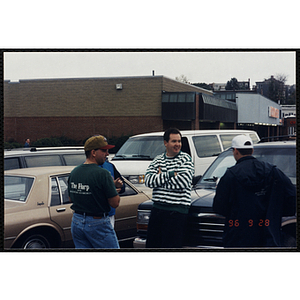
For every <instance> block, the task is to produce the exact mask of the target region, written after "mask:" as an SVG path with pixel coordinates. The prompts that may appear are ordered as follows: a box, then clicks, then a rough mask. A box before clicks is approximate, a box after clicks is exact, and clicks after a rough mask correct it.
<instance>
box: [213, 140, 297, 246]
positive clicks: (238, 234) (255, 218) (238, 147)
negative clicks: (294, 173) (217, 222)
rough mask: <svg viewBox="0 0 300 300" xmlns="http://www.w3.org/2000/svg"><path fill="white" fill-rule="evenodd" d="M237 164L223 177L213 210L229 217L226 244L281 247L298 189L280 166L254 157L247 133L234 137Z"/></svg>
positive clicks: (294, 210)
mask: <svg viewBox="0 0 300 300" xmlns="http://www.w3.org/2000/svg"><path fill="white" fill-rule="evenodd" d="M232 149H233V156H234V158H235V160H236V161H237V162H236V164H235V165H234V166H233V167H231V168H228V170H227V171H226V173H225V175H224V176H223V177H222V178H221V179H220V182H219V184H218V186H217V190H216V195H215V198H214V203H213V209H214V211H215V212H216V213H218V214H221V215H223V216H225V217H226V221H225V229H224V236H223V245H224V247H244V248H246V247H280V246H283V245H282V241H281V240H282V239H281V218H282V216H292V215H294V214H295V212H296V188H295V187H294V185H293V184H292V183H291V181H290V179H289V178H288V177H287V176H286V175H285V174H284V173H283V172H282V171H280V170H279V169H278V168H277V167H276V166H273V165H271V164H269V163H266V162H261V161H259V160H257V159H256V158H254V157H253V156H252V154H253V143H252V140H251V138H249V137H247V136H245V135H239V136H236V137H235V138H234V139H233V140H232Z"/></svg>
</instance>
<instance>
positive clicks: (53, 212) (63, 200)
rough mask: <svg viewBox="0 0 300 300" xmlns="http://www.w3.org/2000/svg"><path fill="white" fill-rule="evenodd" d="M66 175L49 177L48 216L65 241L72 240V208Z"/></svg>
mask: <svg viewBox="0 0 300 300" xmlns="http://www.w3.org/2000/svg"><path fill="white" fill-rule="evenodd" d="M68 177H69V176H68V175H61V176H55V177H51V179H50V180H51V202H50V218H51V220H52V221H53V222H55V223H56V224H58V225H59V226H60V228H61V229H62V231H63V233H64V239H65V241H70V240H72V234H71V222H72V216H73V213H72V210H71V208H70V207H71V202H70V201H69V195H68Z"/></svg>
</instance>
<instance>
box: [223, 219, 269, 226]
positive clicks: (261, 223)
mask: <svg viewBox="0 0 300 300" xmlns="http://www.w3.org/2000/svg"><path fill="white" fill-rule="evenodd" d="M228 224H229V227H239V226H240V221H239V220H238V219H236V220H232V219H231V220H228ZM248 226H249V227H253V226H259V227H263V226H265V227H268V226H270V220H269V219H265V220H263V219H260V220H258V221H257V222H254V221H253V220H252V219H249V220H248Z"/></svg>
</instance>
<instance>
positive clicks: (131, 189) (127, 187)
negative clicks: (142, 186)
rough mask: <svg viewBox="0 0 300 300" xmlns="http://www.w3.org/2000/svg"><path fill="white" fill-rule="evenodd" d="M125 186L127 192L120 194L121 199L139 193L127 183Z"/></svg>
mask: <svg viewBox="0 0 300 300" xmlns="http://www.w3.org/2000/svg"><path fill="white" fill-rule="evenodd" d="M124 184H125V191H124V192H123V193H121V194H120V197H125V196H132V195H136V194H137V192H136V191H135V190H134V189H133V188H132V187H131V186H129V185H128V184H127V183H124Z"/></svg>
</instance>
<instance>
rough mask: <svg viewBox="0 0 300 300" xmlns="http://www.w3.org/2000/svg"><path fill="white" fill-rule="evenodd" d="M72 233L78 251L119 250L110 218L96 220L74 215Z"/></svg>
mask: <svg viewBox="0 0 300 300" xmlns="http://www.w3.org/2000/svg"><path fill="white" fill-rule="evenodd" d="M71 232H72V237H73V242H74V244H75V248H76V249H87V248H101V249H103V248H106V249H119V248H120V246H119V242H118V239H117V235H116V232H115V231H114V229H113V227H112V225H111V222H110V219H109V217H108V216H107V217H103V218H101V219H94V218H93V217H91V216H85V215H80V214H76V213H74V214H73V218H72V225H71Z"/></svg>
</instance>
